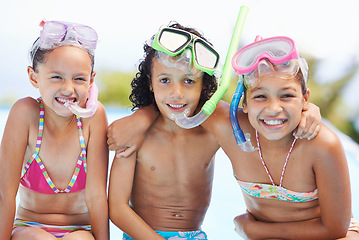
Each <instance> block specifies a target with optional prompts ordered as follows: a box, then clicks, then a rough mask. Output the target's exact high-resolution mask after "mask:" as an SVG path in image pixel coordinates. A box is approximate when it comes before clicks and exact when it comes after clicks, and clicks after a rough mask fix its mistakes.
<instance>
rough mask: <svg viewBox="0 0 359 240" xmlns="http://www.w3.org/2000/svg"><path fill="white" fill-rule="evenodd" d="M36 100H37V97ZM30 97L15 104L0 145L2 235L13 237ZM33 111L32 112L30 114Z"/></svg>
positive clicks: (2, 237) (31, 109)
mask: <svg viewBox="0 0 359 240" xmlns="http://www.w3.org/2000/svg"><path fill="white" fill-rule="evenodd" d="M33 101H34V100H33ZM32 106H33V104H32V103H31V100H30V98H27V99H22V100H19V101H18V102H17V103H15V104H14V106H13V107H12V108H11V110H10V113H9V116H8V120H7V122H6V126H5V130H4V134H3V138H2V142H1V148H0V216H1V217H0V239H10V238H11V232H12V227H13V224H14V219H15V210H16V193H17V190H18V188H19V183H20V177H21V167H22V163H23V160H24V155H25V150H26V147H27V139H28V134H29V126H30V121H29V120H30V119H31V112H35V109H34V108H33V107H32ZM29 114H30V115H29Z"/></svg>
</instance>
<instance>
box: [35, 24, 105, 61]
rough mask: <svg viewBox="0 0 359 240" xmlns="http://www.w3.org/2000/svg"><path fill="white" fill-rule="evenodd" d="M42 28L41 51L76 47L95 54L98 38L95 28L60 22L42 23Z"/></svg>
mask: <svg viewBox="0 0 359 240" xmlns="http://www.w3.org/2000/svg"><path fill="white" fill-rule="evenodd" d="M40 26H42V30H41V32H40V38H39V46H38V47H39V48H40V49H52V48H54V47H56V46H62V45H74V46H78V47H81V48H84V49H86V50H88V51H89V52H90V53H91V54H94V51H95V49H96V45H97V39H98V37H97V33H96V31H95V30H94V29H93V28H91V27H89V26H86V25H82V24H78V23H70V22H60V21H42V22H41V23H40Z"/></svg>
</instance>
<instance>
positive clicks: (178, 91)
mask: <svg viewBox="0 0 359 240" xmlns="http://www.w3.org/2000/svg"><path fill="white" fill-rule="evenodd" d="M171 98H172V99H182V98H183V88H182V86H181V84H173V86H172V89H171Z"/></svg>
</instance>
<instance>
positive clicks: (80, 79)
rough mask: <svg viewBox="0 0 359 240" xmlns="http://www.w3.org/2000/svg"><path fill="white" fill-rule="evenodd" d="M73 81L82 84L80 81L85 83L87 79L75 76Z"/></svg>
mask: <svg viewBox="0 0 359 240" xmlns="http://www.w3.org/2000/svg"><path fill="white" fill-rule="evenodd" d="M75 81H76V83H79V84H82V83H85V82H86V81H87V79H86V78H84V77H77V78H75Z"/></svg>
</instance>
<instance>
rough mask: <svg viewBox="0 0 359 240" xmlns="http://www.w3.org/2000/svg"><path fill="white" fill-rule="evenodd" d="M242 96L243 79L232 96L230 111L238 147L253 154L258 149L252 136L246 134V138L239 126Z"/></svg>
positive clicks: (239, 81)
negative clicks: (239, 109)
mask: <svg viewBox="0 0 359 240" xmlns="http://www.w3.org/2000/svg"><path fill="white" fill-rule="evenodd" d="M242 78H243V76H242ZM242 95H243V79H242V81H241V80H238V84H237V88H236V91H235V92H234V94H233V96H232V101H231V107H230V110H229V117H230V119H231V125H232V129H233V134H234V137H235V138H236V142H237V145H238V146H239V147H240V148H241V149H242V150H243V151H245V152H253V151H255V150H257V149H256V148H254V147H253V146H252V143H251V134H250V133H246V135H245V136H244V134H243V131H242V129H241V127H240V126H239V123H238V118H237V110H238V106H239V102H240V101H241V98H242Z"/></svg>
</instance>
